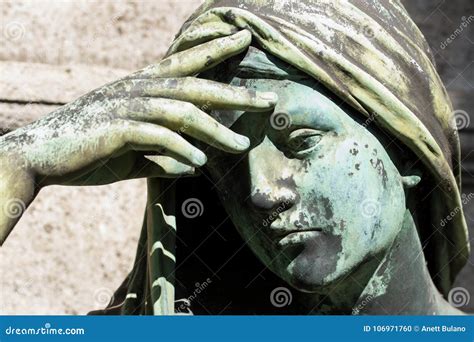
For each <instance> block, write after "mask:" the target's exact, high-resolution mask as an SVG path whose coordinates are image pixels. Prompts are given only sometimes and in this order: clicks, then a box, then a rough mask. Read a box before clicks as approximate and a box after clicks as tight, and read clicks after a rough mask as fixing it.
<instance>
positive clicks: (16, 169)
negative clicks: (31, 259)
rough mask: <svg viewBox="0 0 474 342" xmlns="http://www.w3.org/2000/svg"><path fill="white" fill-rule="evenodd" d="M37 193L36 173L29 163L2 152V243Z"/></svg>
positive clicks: (0, 166)
mask: <svg viewBox="0 0 474 342" xmlns="http://www.w3.org/2000/svg"><path fill="white" fill-rule="evenodd" d="M36 193H37V189H36V187H35V182H34V175H33V174H32V172H31V171H30V170H29V168H28V167H27V163H25V162H24V160H23V159H22V158H21V157H18V156H15V155H13V154H11V153H8V154H7V153H0V245H2V244H3V242H4V241H5V239H6V238H7V237H8V235H9V234H10V232H11V230H12V229H13V227H14V226H15V224H16V223H17V222H18V220H19V219H20V217H21V216H22V214H23V212H24V211H25V210H26V208H27V207H28V205H29V204H30V203H31V201H32V200H33V198H34V196H35V194H36Z"/></svg>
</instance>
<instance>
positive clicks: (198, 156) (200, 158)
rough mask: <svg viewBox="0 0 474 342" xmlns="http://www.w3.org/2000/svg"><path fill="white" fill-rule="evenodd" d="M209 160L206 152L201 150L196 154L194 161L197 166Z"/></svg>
mask: <svg viewBox="0 0 474 342" xmlns="http://www.w3.org/2000/svg"><path fill="white" fill-rule="evenodd" d="M206 162H207V157H206V155H205V154H204V153H202V152H199V153H196V154H195V155H194V158H193V163H194V164H196V165H197V166H203V165H204V164H206Z"/></svg>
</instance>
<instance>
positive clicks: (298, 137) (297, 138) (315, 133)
mask: <svg viewBox="0 0 474 342" xmlns="http://www.w3.org/2000/svg"><path fill="white" fill-rule="evenodd" d="M323 134H324V132H322V131H319V130H315V129H306V128H305V129H298V130H296V131H293V132H291V134H290V136H289V138H288V145H289V148H290V149H291V151H292V152H293V153H295V154H296V155H302V154H306V153H309V152H311V151H312V150H313V149H314V148H315V147H316V145H317V144H318V143H319V142H320V141H321V139H322V137H323Z"/></svg>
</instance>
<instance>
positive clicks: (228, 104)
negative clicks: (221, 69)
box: [129, 77, 278, 112]
mask: <svg viewBox="0 0 474 342" xmlns="http://www.w3.org/2000/svg"><path fill="white" fill-rule="evenodd" d="M129 89H130V93H131V94H133V96H150V97H164V98H168V99H174V100H180V101H184V102H191V103H194V104H195V105H197V106H199V107H201V108H202V109H204V110H207V109H209V110H211V109H234V110H244V111H255V112H260V111H268V110H270V109H272V108H273V107H274V106H275V105H276V103H277V101H278V95H277V94H276V93H274V92H260V91H254V90H249V89H246V88H244V87H236V86H231V85H228V84H224V83H219V82H215V81H211V80H205V79H200V78H195V77H182V78H167V79H155V80H133V81H132V82H130V88H129Z"/></svg>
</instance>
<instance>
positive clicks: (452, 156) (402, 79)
mask: <svg viewBox="0 0 474 342" xmlns="http://www.w3.org/2000/svg"><path fill="white" fill-rule="evenodd" d="M239 30H249V31H250V32H251V33H252V36H253V39H254V42H256V43H258V45H259V46H260V47H262V48H263V49H264V50H265V51H266V52H267V53H270V54H272V55H274V56H276V57H278V58H280V59H281V60H283V61H285V62H287V63H288V64H290V65H291V66H293V67H296V68H297V69H299V70H301V71H303V72H304V73H306V74H307V75H309V76H311V77H313V78H314V79H316V80H317V81H318V82H320V83H321V84H323V85H324V86H326V87H327V88H328V89H329V90H331V91H332V92H333V93H334V94H335V95H337V96H338V97H339V98H340V99H341V100H343V101H345V102H346V103H347V104H349V105H350V106H352V107H353V108H354V109H356V110H357V111H358V112H360V113H361V114H363V115H365V116H367V117H370V118H372V119H373V120H374V122H375V123H376V125H377V126H379V127H380V128H381V129H383V130H385V131H387V132H389V133H390V134H391V135H392V136H393V137H394V138H396V139H397V141H398V142H401V143H402V144H403V145H404V146H406V147H407V148H408V149H409V150H411V151H412V152H413V153H414V154H415V155H416V156H417V157H418V158H419V159H420V160H421V162H422V164H423V168H424V170H425V172H426V174H425V175H424V177H423V181H422V182H428V183H429V187H430V191H428V195H427V196H426V198H425V199H423V201H424V203H428V205H426V206H425V207H426V208H429V213H427V214H426V215H425V217H426V220H425V221H426V222H421V223H420V225H421V227H418V229H419V231H420V237H422V238H423V239H424V238H426V239H427V240H426V241H422V244H423V245H424V246H425V249H424V252H425V256H426V257H427V260H428V267H429V270H430V273H431V276H432V278H433V281H434V283H435V284H436V286H437V287H438V289H439V290H440V291H441V292H442V293H443V294H444V295H447V293H448V291H449V289H450V288H451V285H452V282H453V281H454V278H455V276H456V275H457V273H458V272H459V270H460V269H461V268H462V267H463V266H464V264H465V262H466V260H467V258H468V255H469V243H468V237H467V226H466V222H465V220H464V215H463V211H462V203H461V197H460V165H459V157H460V148H459V139H458V135H457V131H456V127H455V125H454V120H453V109H452V105H451V102H450V100H449V97H448V95H447V93H446V90H445V88H444V86H443V84H442V82H441V80H440V78H439V75H438V74H437V72H436V70H435V65H434V60H433V56H432V54H431V52H430V49H429V47H428V45H427V43H426V41H425V39H424V37H423V35H422V34H421V32H420V31H419V30H418V28H417V26H416V25H415V24H414V22H413V21H412V20H411V19H410V17H409V15H408V14H407V12H406V10H405V9H404V8H403V6H402V5H401V4H400V2H399V1H398V0H386V1H377V0H307V1H291V0H273V1H268V0H235V1H234V0H233V1H230V0H213V1H207V2H206V3H204V4H203V5H202V6H201V7H200V8H199V9H198V10H197V11H196V12H195V13H194V14H193V15H192V16H191V17H190V18H189V19H188V20H187V21H186V23H185V24H184V25H183V27H182V29H181V31H180V32H179V34H178V35H177V36H176V38H175V40H174V42H173V43H172V45H171V47H170V49H169V51H168V55H171V54H173V53H176V52H179V51H182V50H185V49H188V48H190V47H193V46H196V45H198V44H201V43H204V42H207V41H209V40H212V39H215V38H219V37H223V36H227V35H230V34H233V33H235V32H237V31H239ZM425 176H426V177H425ZM156 182H157V183H159V182H160V181H158V180H157V181H156ZM157 187H158V188H160V186H159V185H157ZM161 188H162V187H161ZM168 191H172V190H171V189H169V190H168ZM420 201H422V199H420ZM158 206H160V204H158ZM164 207H165V206H164V205H161V206H160V207H157V203H153V202H151V203H150V202H149V203H148V208H149V210H155V211H156V214H151V216H152V217H155V221H154V222H151V221H150V222H148V225H152V227H151V228H150V227H149V228H148V232H149V234H154V233H153V232H154V231H155V230H157V231H161V230H163V229H164V230H165V231H166V232H167V233H169V232H168V231H169V227H168V225H167V224H166V222H165V221H166V220H164V219H157V218H158V217H159V216H160V215H161V216H162V215H170V214H169V213H165V212H164V211H163V208H164ZM160 212H161V213H160ZM448 218H449V219H448ZM162 234H163V232H161V233H156V234H155V235H156V236H159V235H162ZM171 240H172V239H171ZM155 243H156V241H152V242H151V244H152V245H153V244H155ZM149 244H150V242H149ZM163 248H164V250H172V249H173V246H163ZM159 256H161V257H162V258H166V256H165V255H164V254H163V253H159ZM156 262H157V263H158V264H160V262H159V261H156ZM150 272H151V273H150V274H149V276H152V275H153V276H156V277H158V278H159V277H160V275H157V274H154V271H153V270H150ZM166 272H168V273H169V270H167V271H166ZM152 273H153V274H152ZM161 277H163V276H161ZM158 278H157V279H158ZM157 279H149V280H148V283H149V284H151V286H153V284H155V285H157V283H156V281H157ZM165 280H166V278H165ZM168 283H169V284H171V283H172V281H170V282H168ZM168 283H162V284H158V285H157V286H160V289H161V294H162V296H164V297H162V298H165V299H163V300H164V302H167V301H170V300H172V297H173V295H172V294H171V292H172V291H171V288H170V287H169V286H168V285H167V284H168ZM167 286H168V290H167ZM167 291H169V293H168V294H166V293H167ZM166 298H167V299H166ZM154 300H155V301H156V300H158V299H157V298H154ZM160 307H161V308H162V307H171V303H167V304H166V303H162V304H161V306H160ZM152 311H153V313H155V314H158V313H166V312H168V313H170V314H171V312H169V311H163V309H160V310H158V307H156V308H155V309H153V310H152Z"/></svg>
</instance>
